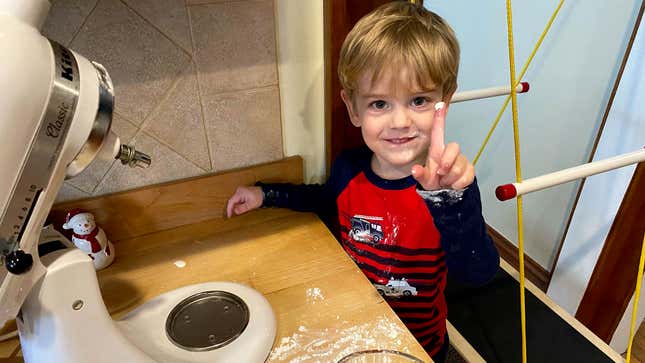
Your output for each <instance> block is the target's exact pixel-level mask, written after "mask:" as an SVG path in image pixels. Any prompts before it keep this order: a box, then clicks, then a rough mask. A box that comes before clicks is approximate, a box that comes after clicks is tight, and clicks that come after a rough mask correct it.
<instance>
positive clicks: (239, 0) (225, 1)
mask: <svg viewBox="0 0 645 363" xmlns="http://www.w3.org/2000/svg"><path fill="white" fill-rule="evenodd" d="M261 1H267V0H220V1H216V0H211V1H208V0H204V2H202V3H197V4H188V2H187V1H186V6H188V7H191V6H209V5H218V4H231V3H243V2H261Z"/></svg>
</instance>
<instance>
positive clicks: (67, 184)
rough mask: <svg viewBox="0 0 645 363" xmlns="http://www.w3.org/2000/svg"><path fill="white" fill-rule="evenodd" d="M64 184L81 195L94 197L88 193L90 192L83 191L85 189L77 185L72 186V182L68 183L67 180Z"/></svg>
mask: <svg viewBox="0 0 645 363" xmlns="http://www.w3.org/2000/svg"><path fill="white" fill-rule="evenodd" d="M63 184H65V185H66V186H67V187H69V188H72V189H76V191H78V192H81V193H83V194H84V195H86V196H90V195H92V193H91V192H89V193H88V192H86V191H85V190H83V189H81V188H79V187H77V186H76V185H74V184H72V183H71V182H69V181H67V180H65V181H64V182H63ZM59 192H60V190H59Z"/></svg>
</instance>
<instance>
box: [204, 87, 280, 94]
mask: <svg viewBox="0 0 645 363" xmlns="http://www.w3.org/2000/svg"><path fill="white" fill-rule="evenodd" d="M272 88H278V89H280V87H279V84H267V85H264V86H259V87H250V88H241V89H236V90H229V91H222V92H216V93H213V94H212V95H211V96H212V97H227V96H235V95H238V94H242V93H254V92H256V91H257V92H261V91H266V90H270V89H272Z"/></svg>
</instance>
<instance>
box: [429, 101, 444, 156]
mask: <svg viewBox="0 0 645 363" xmlns="http://www.w3.org/2000/svg"><path fill="white" fill-rule="evenodd" d="M434 109H435V111H434V116H433V119H432V130H431V132H430V157H431V158H432V159H433V160H434V161H436V162H437V163H439V161H440V160H441V155H442V154H443V149H444V148H445V145H444V138H445V129H446V104H445V103H444V102H437V104H435V105H434Z"/></svg>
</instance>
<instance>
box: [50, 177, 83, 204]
mask: <svg viewBox="0 0 645 363" xmlns="http://www.w3.org/2000/svg"><path fill="white" fill-rule="evenodd" d="M89 196H90V194H89V193H85V192H84V191H82V190H80V189H77V188H76V187H74V186H73V185H70V184H69V182H64V183H63V186H62V187H61V188H60V190H59V191H58V195H56V203H60V202H66V201H69V200H76V199H82V198H86V197H89Z"/></svg>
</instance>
